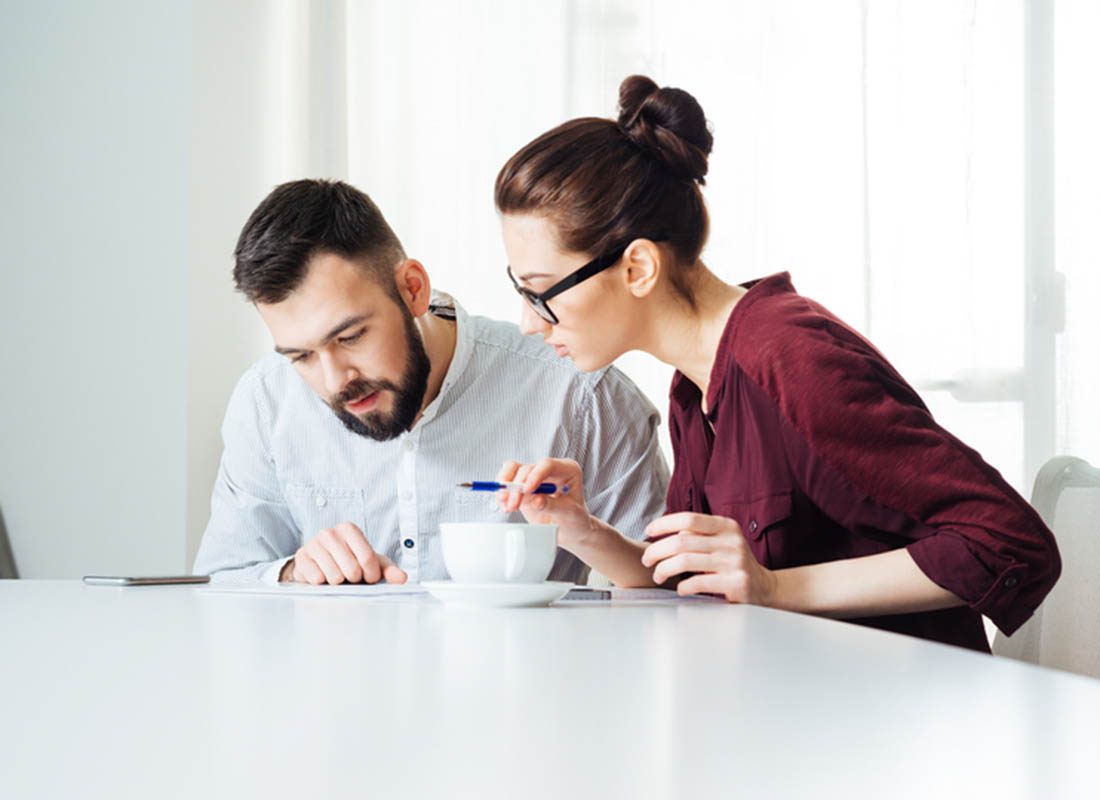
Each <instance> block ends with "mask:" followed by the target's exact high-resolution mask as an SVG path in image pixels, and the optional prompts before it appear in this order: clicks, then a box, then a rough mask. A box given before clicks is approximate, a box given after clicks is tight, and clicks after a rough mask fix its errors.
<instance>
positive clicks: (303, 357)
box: [290, 353, 309, 364]
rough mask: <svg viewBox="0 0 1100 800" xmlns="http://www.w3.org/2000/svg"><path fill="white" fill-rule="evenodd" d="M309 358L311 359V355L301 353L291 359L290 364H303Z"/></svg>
mask: <svg viewBox="0 0 1100 800" xmlns="http://www.w3.org/2000/svg"><path fill="white" fill-rule="evenodd" d="M307 358H309V353H299V354H298V355H296V356H294V357H293V358H292V359H290V363H291V364H301V363H303V362H304V361H305V360H306V359H307Z"/></svg>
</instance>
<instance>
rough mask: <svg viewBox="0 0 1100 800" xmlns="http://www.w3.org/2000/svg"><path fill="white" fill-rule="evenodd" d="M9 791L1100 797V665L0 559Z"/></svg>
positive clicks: (704, 617) (0, 786) (802, 628)
mask: <svg viewBox="0 0 1100 800" xmlns="http://www.w3.org/2000/svg"><path fill="white" fill-rule="evenodd" d="M0 687H2V692H3V694H2V695H0V696H2V698H3V699H2V703H0V720H2V722H0V796H2V797H4V798H6V799H7V800H15V799H16V798H40V797H41V798H76V797H90V798H107V797H111V798H130V797H142V796H143V797H150V798H174V797H242V798H245V797H268V798H271V797H274V798H282V797H291V796H299V797H314V798H320V797H374V798H377V797H408V798H421V797H477V798H498V797H500V798H505V797H507V798H544V797H545V798H551V797H553V798H570V797H584V798H597V797H638V798H647V797H653V798H666V797H700V798H702V797H716V798H717V797H722V798H727V797H737V798H765V797H813V798H821V797H841V796H849V797H866V798H902V797H920V798H941V797H972V798H985V797H990V798H998V799H999V800H1004V798H1050V797H1089V798H1093V800H1095V798H1098V797H1100V790H1098V789H1097V787H1100V769H1098V764H1100V681H1095V680H1092V679H1088V678H1082V677H1077V676H1073V675H1067V674H1062V673H1057V672H1053V671H1048V670H1044V669H1039V668H1036V667H1032V666H1029V665H1024V664H1019V663H1015V662H1011V661H1005V660H1000V659H994V658H992V657H989V656H982V655H979V654H975V653H970V652H967V651H964V650H960V649H956V648H952V647H946V646H941V645H935V644H929V643H926V642H922V641H918V640H916V639H911V638H908V637H903V636H897V635H893V634H886V633H881V632H877V631H872V630H867V629H863V628H860V627H857V626H854V625H848V624H845V623H839V622H832V621H828V620H820V619H814V618H810V617H803V616H798V615H793V614H785V613H780V612H775V611H770V610H767V609H760V608H752V607H738V606H727V605H725V604H709V603H692V604H663V605H662V604H618V605H617V604H600V603H593V602H588V603H584V604H574V605H571V606H559V607H551V608H543V609H476V610H462V609H453V608H448V607H444V606H441V605H439V604H438V603H437V602H435V601H434V600H431V599H429V598H426V597H398V598H391V599H389V600H386V599H369V598H363V597H348V596H324V597H309V596H302V595H293V596H269V595H260V594H236V595H234V594H215V593H212V592H209V591H205V590H203V589H200V588H193V587H139V588H105V587H90V586H84V585H83V584H81V583H79V582H75V581H0Z"/></svg>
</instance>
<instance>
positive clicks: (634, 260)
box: [623, 239, 665, 297]
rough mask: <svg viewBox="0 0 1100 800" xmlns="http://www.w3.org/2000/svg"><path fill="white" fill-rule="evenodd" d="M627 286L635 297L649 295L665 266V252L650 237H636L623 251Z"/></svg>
mask: <svg viewBox="0 0 1100 800" xmlns="http://www.w3.org/2000/svg"><path fill="white" fill-rule="evenodd" d="M623 266H625V267H626V269H625V270H624V271H623V274H624V275H625V278H626V287H627V289H628V290H629V291H630V293H631V294H632V295H634V296H635V297H648V296H649V294H650V293H651V292H652V291H653V290H654V289H655V288H656V287H657V279H658V278H659V277H660V275H661V270H662V269H663V268H664V266H665V265H664V253H662V252H661V248H659V247H658V246H657V245H656V244H654V243H653V242H651V241H650V240H649V239H635V240H634V241H633V242H631V243H630V245H629V246H628V247H627V248H626V250H625V251H624V252H623Z"/></svg>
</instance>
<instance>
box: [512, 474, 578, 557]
mask: <svg viewBox="0 0 1100 800" xmlns="http://www.w3.org/2000/svg"><path fill="white" fill-rule="evenodd" d="M497 480H498V481H499V482H501V483H522V484H523V486H524V491H523V492H518V491H508V490H504V491H501V492H500V494H499V496H498V501H499V503H500V508H501V510H502V511H507V512H512V511H519V512H521V513H522V514H523V516H524V518H526V520H527V521H528V522H533V523H542V524H551V525H557V526H558V544H559V545H561V546H562V547H564V548H565V549H566V550H570V551H573V549H574V548H573V547H571V545H573V544H575V542H576V541H577V540H579V539H580V538H582V537H583V536H585V535H587V534H588V533H590V532H591V530H592V517H591V515H590V514H589V513H588V506H587V505H585V502H584V475H583V474H582V473H581V467H580V464H578V463H577V462H576V461H572V460H569V459H565V458H544V459H543V460H542V461H539V462H537V463H535V464H520V463H519V462H518V461H506V462H504V466H503V467H501V468H500V472H499V473H497ZM540 483H553V484H556V485H557V487H558V491H557V493H556V494H553V495H547V494H530V493H531V492H533V491H534V490H535V489H536V488H537V487H538V485H539V484H540Z"/></svg>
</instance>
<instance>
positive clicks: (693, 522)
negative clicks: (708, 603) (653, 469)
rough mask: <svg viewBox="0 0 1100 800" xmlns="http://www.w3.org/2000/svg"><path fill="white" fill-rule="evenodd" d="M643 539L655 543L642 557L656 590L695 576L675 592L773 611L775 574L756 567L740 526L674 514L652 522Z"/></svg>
mask: <svg viewBox="0 0 1100 800" xmlns="http://www.w3.org/2000/svg"><path fill="white" fill-rule="evenodd" d="M645 532H646V537H647V538H649V539H656V540H657V541H654V542H653V544H651V545H650V546H649V547H647V548H646V550H645V552H644V553H643V554H642V563H643V564H644V565H645V566H647V567H655V568H654V570H653V582H654V583H656V584H657V585H658V586H659V585H661V584H662V583H664V582H665V581H667V580H668V579H669V578H673V577H675V576H677V575H680V574H683V573H695V574H693V575H691V576H690V577H688V578H685V579H684V580H682V581H681V582H680V584H679V586H677V591H678V592H679V593H680V594H681V595H688V594H703V593H705V594H717V595H722V596H723V597H725V598H726V600H728V601H729V602H731V603H751V604H753V605H758V606H770V605H775V602H776V597H775V594H776V583H777V581H776V577H775V573H774V572H772V571H771V570H769V569H766V568H765V567H762V566H761V565H760V562H758V561H757V560H756V556H754V555H753V554H752V551H751V550H750V549H749V545H748V542H746V541H745V536H744V534H743V533H742V532H741V526H740V525H738V524H737V523H736V522H735V521H734V520H732V519H729V518H728V517H715V516H711V515H709V514H693V513H691V512H686V511H685V512H680V513H677V514H668V515H666V516H663V517H661V518H660V519H657V520H654V521H653V522H651V523H650V524H649V525H648V526H647V527H646V531H645Z"/></svg>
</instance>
